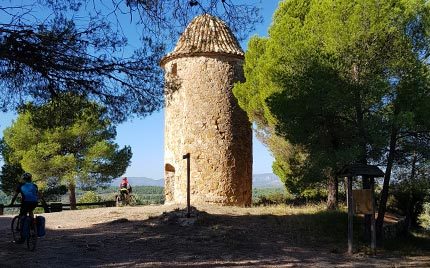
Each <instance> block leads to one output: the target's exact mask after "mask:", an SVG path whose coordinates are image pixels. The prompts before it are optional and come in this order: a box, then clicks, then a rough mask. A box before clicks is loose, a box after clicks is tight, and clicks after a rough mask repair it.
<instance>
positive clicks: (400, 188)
mask: <svg viewBox="0 0 430 268" xmlns="http://www.w3.org/2000/svg"><path fill="white" fill-rule="evenodd" d="M391 194H392V196H393V197H394V200H393V203H392V204H391V205H392V206H393V208H394V209H396V210H398V212H399V213H401V214H402V215H405V216H406V219H407V220H408V222H409V224H410V225H411V226H412V227H418V226H419V225H420V222H419V217H420V215H422V214H423V212H425V210H424V204H425V202H428V201H429V200H430V181H429V180H428V179H427V178H417V179H407V180H402V181H400V182H397V183H395V184H394V185H392V191H391Z"/></svg>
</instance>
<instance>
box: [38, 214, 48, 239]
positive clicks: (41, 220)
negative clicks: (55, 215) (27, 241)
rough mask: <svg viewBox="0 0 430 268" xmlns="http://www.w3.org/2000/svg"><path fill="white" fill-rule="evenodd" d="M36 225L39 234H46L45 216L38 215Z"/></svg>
mask: <svg viewBox="0 0 430 268" xmlns="http://www.w3.org/2000/svg"><path fill="white" fill-rule="evenodd" d="M36 226H37V236H39V237H41V236H44V235H45V234H46V232H45V217H43V216H37V217H36Z"/></svg>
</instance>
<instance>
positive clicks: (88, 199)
mask: <svg viewBox="0 0 430 268" xmlns="http://www.w3.org/2000/svg"><path fill="white" fill-rule="evenodd" d="M97 202H102V198H101V197H100V196H99V195H98V194H96V193H95V192H93V191H87V192H85V193H84V194H83V195H82V197H81V198H80V199H79V202H78V203H97ZM81 208H88V206H81Z"/></svg>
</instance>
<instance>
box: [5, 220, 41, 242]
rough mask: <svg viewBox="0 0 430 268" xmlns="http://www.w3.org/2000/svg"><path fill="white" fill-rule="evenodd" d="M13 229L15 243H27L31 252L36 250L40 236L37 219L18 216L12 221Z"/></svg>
mask: <svg viewBox="0 0 430 268" xmlns="http://www.w3.org/2000/svg"><path fill="white" fill-rule="evenodd" d="M11 229H12V236H13V240H14V241H15V243H20V242H22V243H25V242H27V243H26V244H27V248H28V249H29V250H30V251H34V250H35V249H36V244H37V236H38V235H37V223H36V217H34V218H31V217H30V216H28V215H17V216H15V217H14V218H13V219H12V223H11Z"/></svg>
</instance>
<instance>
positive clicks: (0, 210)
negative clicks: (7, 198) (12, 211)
mask: <svg viewBox="0 0 430 268" xmlns="http://www.w3.org/2000/svg"><path fill="white" fill-rule="evenodd" d="M3 210H4V205H3V204H0V215H3V213H4V211H3Z"/></svg>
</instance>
